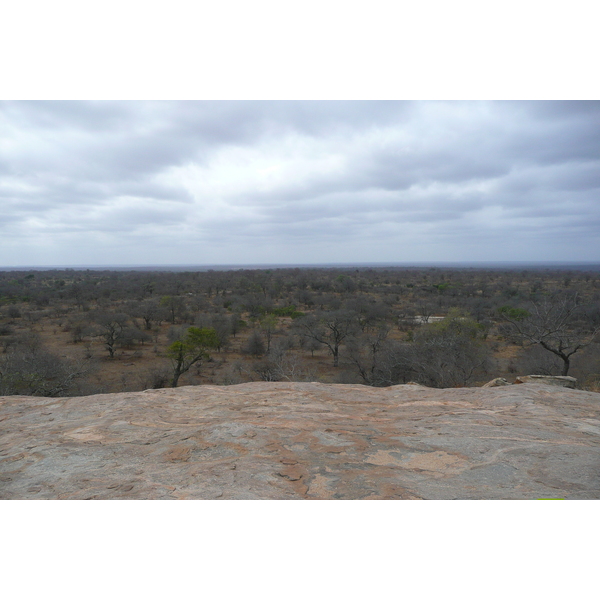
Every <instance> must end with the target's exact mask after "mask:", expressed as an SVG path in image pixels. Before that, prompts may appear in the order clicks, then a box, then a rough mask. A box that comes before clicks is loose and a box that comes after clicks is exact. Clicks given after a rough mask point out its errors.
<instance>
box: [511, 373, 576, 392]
mask: <svg viewBox="0 0 600 600" xmlns="http://www.w3.org/2000/svg"><path fill="white" fill-rule="evenodd" d="M515 383H545V384H546V385H557V386H559V387H566V388H571V389H572V390H574V389H575V388H576V387H577V379H575V377H569V376H568V375H521V376H520V377H517V378H516V379H515Z"/></svg>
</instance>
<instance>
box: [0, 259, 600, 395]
mask: <svg viewBox="0 0 600 600" xmlns="http://www.w3.org/2000/svg"><path fill="white" fill-rule="evenodd" d="M598 327H600V273H598V271H595V270H591V269H590V270H587V271H586V270H565V269H536V270H509V269H504V270H503V269H444V268H402V267H396V268H302V269H300V268H280V269H256V270H249V269H240V270H224V271H185V272H171V271H97V270H85V271H82V270H72V269H66V270H43V271H4V272H0V394H4V395H7V394H39V395H74V394H91V393H103V392H110V391H121V390H137V389H145V388H148V387H163V386H169V385H178V384H179V385H190V384H199V383H211V384H217V385H223V384H232V383H240V382H244V381H253V380H266V381H275V380H286V381H312V380H320V381H324V382H333V383H363V384H367V385H375V386H385V385H393V384H396V383H406V382H409V381H416V382H419V383H423V384H424V385H429V386H435V387H456V386H468V385H480V384H481V383H484V382H485V381H487V380H489V379H491V378H493V377H497V376H504V377H508V378H510V376H512V375H518V374H532V373H538V374H569V375H574V376H575V377H577V378H578V379H579V381H580V385H581V386H582V387H588V388H590V389H595V387H596V385H597V382H598V380H600V368H599V363H598V360H599V355H600V351H599V348H598V344H597V342H596V340H597V336H596V332H597V329H598Z"/></svg>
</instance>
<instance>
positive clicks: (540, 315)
mask: <svg viewBox="0 0 600 600" xmlns="http://www.w3.org/2000/svg"><path fill="white" fill-rule="evenodd" d="M585 308H589V307H586V306H585V305H584V304H583V303H582V302H581V298H580V296H579V295H578V294H577V293H562V294H557V295H553V296H550V297H548V296H547V297H545V298H544V299H543V300H541V301H539V302H530V303H529V304H528V305H527V309H523V308H513V307H511V306H503V307H501V308H500V309H499V314H500V316H501V317H502V319H503V320H504V321H506V322H507V323H509V324H510V326H511V327H512V329H513V331H514V332H515V333H516V334H517V336H518V337H519V338H520V339H521V340H523V341H525V342H526V343H529V344H538V345H539V346H541V347H542V348H544V350H547V351H548V352H552V354H554V355H556V356H558V357H559V358H560V360H561V361H562V371H561V375H568V373H569V368H570V366H571V357H572V356H573V355H574V354H575V353H576V352H578V351H579V350H581V349H582V348H585V347H586V346H589V345H590V344H591V343H592V342H594V341H595V339H596V336H597V334H598V332H599V331H600V327H599V326H594V325H591V320H590V319H587V318H586V315H585V310H584V309H585Z"/></svg>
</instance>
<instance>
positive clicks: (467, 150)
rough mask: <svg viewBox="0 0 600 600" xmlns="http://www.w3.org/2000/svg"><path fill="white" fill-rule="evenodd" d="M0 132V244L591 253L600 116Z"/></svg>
mask: <svg viewBox="0 0 600 600" xmlns="http://www.w3.org/2000/svg"><path fill="white" fill-rule="evenodd" d="M0 128H1V129H2V138H3V143H2V144H0V203H1V205H0V209H1V210H2V212H3V214H5V215H6V218H5V220H4V221H3V226H4V231H9V232H10V231H17V229H16V228H17V227H19V226H20V225H19V224H21V225H22V224H23V223H26V222H27V220H28V219H35V220H36V222H37V223H41V225H40V227H42V229H43V226H44V223H45V224H46V225H47V229H48V230H50V229H52V231H60V230H61V227H62V228H64V231H67V230H68V231H71V232H75V233H76V232H78V231H79V232H82V233H87V234H88V235H89V236H90V237H92V236H93V232H95V231H100V232H108V233H114V234H115V235H117V234H118V235H119V236H120V237H121V238H122V239H123V240H129V242H130V243H131V244H137V243H142V242H141V241H139V240H145V241H144V242H143V243H150V244H151V242H148V240H149V239H151V234H150V233H148V232H152V235H162V236H164V238H165V239H167V238H168V239H178V240H179V241H180V243H181V244H182V247H183V245H185V244H188V245H192V244H202V243H205V242H206V243H208V242H210V243H213V244H220V245H222V246H226V245H229V246H231V248H237V249H238V250H237V251H238V252H239V254H240V256H243V257H248V260H250V261H252V260H253V259H252V258H251V255H252V252H253V251H254V248H253V245H256V244H259V243H262V242H264V241H266V240H269V241H270V243H271V242H272V243H275V242H277V243H284V242H285V240H286V239H290V240H294V241H295V242H297V243H298V244H300V243H305V244H311V243H317V242H318V241H319V240H329V241H331V240H337V241H338V242H339V244H340V248H342V247H343V248H347V249H348V251H349V252H350V249H351V248H353V244H359V243H360V240H362V239H364V237H365V236H378V235H379V236H380V237H381V240H380V241H381V244H382V247H383V246H384V245H385V243H384V241H385V240H386V239H389V241H390V244H392V243H396V241H395V238H394V236H395V235H397V233H398V232H399V231H402V232H406V231H409V230H410V228H412V231H413V232H414V235H415V236H418V235H427V236H432V237H431V245H435V244H436V243H438V242H439V243H443V244H446V245H447V247H449V246H448V245H449V244H450V245H453V247H454V248H456V249H457V250H456V253H460V251H461V250H460V249H461V248H466V247H469V248H470V247H471V245H472V244H485V243H487V242H486V240H492V239H494V240H496V239H497V238H498V236H500V237H501V236H502V235H505V236H506V237H507V238H508V239H511V240H513V241H515V243H516V240H522V239H525V236H535V237H534V238H533V239H535V240H538V241H537V242H536V243H537V244H539V248H540V250H539V252H542V250H541V248H542V247H544V248H546V246H547V247H549V248H551V247H552V240H551V237H553V238H556V236H560V235H561V231H562V233H563V234H564V239H570V240H572V239H574V238H573V236H575V237H576V234H575V233H574V232H580V237H581V238H582V239H583V238H584V237H585V236H588V239H589V240H590V243H589V248H590V249H592V248H593V249H594V251H595V249H596V248H597V245H598V244H597V242H595V241H593V240H595V239H596V237H594V236H597V232H598V221H599V219H600V209H599V208H598V207H599V206H600V203H599V202H598V196H597V191H598V188H599V187H600V102H497V103H495V102H474V103H469V102H460V103H452V102H446V103H444V102H433V103H420V102H387V101H385V102H268V101H264V102H263V101H257V102H42V103H40V102H3V103H0ZM286 144H287V145H286ZM295 144H297V148H298V156H296V154H294V151H291V150H290V148H292V150H295V148H296V146H295ZM232 149H233V150H239V149H245V150H248V152H247V153H246V154H244V153H242V154H239V155H238V154H235V153H234V154H232V155H231V156H234V157H237V158H235V160H240V161H242V162H243V161H249V163H250V167H249V172H252V169H256V170H259V169H262V168H264V166H265V165H264V164H262V163H260V165H259V164H258V163H257V165H256V166H255V165H254V163H252V161H253V160H258V159H259V158H261V157H264V161H265V164H268V163H269V161H270V160H273V161H276V160H277V158H278V156H279V154H281V156H285V157H286V160H288V161H291V164H292V167H290V166H289V165H287V166H286V167H285V168H287V169H291V170H289V171H285V172H286V173H290V177H289V178H288V179H286V178H285V177H280V178H279V179H278V178H275V179H273V183H269V185H266V184H265V185H261V184H259V183H256V182H257V181H261V180H260V179H256V180H253V179H252V177H251V176H248V175H247V173H246V174H244V173H242V171H241V170H239V169H241V168H242V167H244V166H245V163H244V164H243V165H242V166H241V167H240V166H239V165H238V164H237V163H235V160H234V159H231V158H228V157H230V155H229V154H227V152H229V151H230V150H232ZM253 152H254V154H253ZM312 152H314V153H315V155H314V156H313V155H312V154H311V153H312ZM286 153H287V154H286ZM303 153H304V154H303ZM321 154H322V155H323V156H324V157H327V156H330V155H331V156H333V157H335V160H334V161H333V162H332V164H333V165H334V166H332V167H329V166H328V164H329V163H327V160H326V159H323V161H322V162H319V161H320V158H319V156H321ZM240 156H241V158H240ZM256 157H258V158H256ZM217 158H218V159H219V160H220V161H221V162H223V161H224V162H225V167H224V170H223V171H222V172H221V171H219V173H220V175H219V177H220V178H221V179H219V180H217V181H216V182H215V181H214V178H215V177H216V176H213V175H212V174H213V173H214V171H212V169H214V164H215V161H216V160H217ZM228 160H230V162H227V161H228ZM294 160H299V164H300V165H301V168H302V169H304V170H301V171H300V172H301V175H299V176H294V175H295V174H294V171H293V164H294V163H293V161H294ZM302 161H304V162H302ZM311 161H312V162H311ZM219 164H220V163H219ZM186 165H192V166H194V167H195V168H197V169H198V173H199V174H198V175H197V177H198V181H199V182H200V184H201V185H200V184H199V187H198V189H199V190H201V191H198V192H194V190H193V185H192V186H191V187H190V186H189V182H185V181H184V179H183V177H184V174H185V169H184V168H183V167H185V166H186ZM211 176H212V177H213V178H212V179H211ZM244 177H248V179H247V181H248V183H245V182H246V179H244ZM203 178H205V179H206V181H204V179H203ZM206 182H210V184H209V183H206ZM3 183H4V185H3ZM20 183H22V184H23V185H19V184H20ZM211 186H212V187H211ZM228 186H229V187H228ZM213 207H214V208H213ZM205 209H206V210H205ZM487 219H489V221H487ZM11 228H13V229H11ZM19 231H20V232H21V230H19ZM108 233H107V235H108ZM145 236H146V237H145ZM170 236H172V237H170ZM415 239H417V238H415ZM544 240H545V241H544ZM575 242H576V245H577V247H578V248H580V247H581V246H582V245H583V242H582V241H581V240H575ZM24 243H25V241H24ZM178 243H179V242H178ZM519 243H520V242H519ZM562 243H563V242H562V241H561V244H562ZM544 244H546V246H544ZM190 247H191V246H190ZM194 247H195V246H194ZM499 251H502V252H508V250H505V249H503V248H500V249H499ZM544 251H545V250H544ZM65 252H66V251H65ZM149 252H150V255H149V259H148V261H149V262H153V261H155V260H156V258H152V257H153V256H155V255H154V254H152V252H153V250H152V248H150V250H149ZM232 252H234V251H233V250H232ZM469 252H471V251H469ZM489 252H492V250H489ZM578 252H580V253H581V252H583V250H578ZM65 256H68V253H66V254H65ZM500 258H501V257H500ZM365 259H366V260H369V257H365ZM377 259H380V260H385V258H384V257H382V256H378V257H377ZM389 259H390V260H394V258H393V255H392V254H390V255H389ZM0 260H6V258H5V256H4V255H2V254H0ZM182 260H183V259H182ZM326 260H327V257H325V256H323V261H326ZM373 260H375V257H373ZM124 262H127V261H126V260H125V259H124ZM275 262H276V261H275ZM298 262H302V261H301V260H299V261H298Z"/></svg>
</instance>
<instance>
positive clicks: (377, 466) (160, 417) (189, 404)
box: [0, 382, 600, 500]
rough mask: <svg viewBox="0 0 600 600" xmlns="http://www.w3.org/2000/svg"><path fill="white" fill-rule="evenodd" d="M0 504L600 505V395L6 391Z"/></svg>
mask: <svg viewBox="0 0 600 600" xmlns="http://www.w3.org/2000/svg"><path fill="white" fill-rule="evenodd" d="M0 498H2V499H29V498H31V499H217V498H218V499H440V500H445V499H511V498H512V499H529V498H532V499H535V498H567V499H586V498H587V499H590V498H600V394H597V393H593V392H583V391H578V390H571V389H566V388H558V387H552V386H548V385H543V384H537V383H536V384H532V383H526V384H522V385H511V386H503V387H495V388H462V389H446V390H439V389H432V388H425V387H421V386H417V385H400V386H394V387H389V388H371V387H366V386H361V385H326V384H320V383H262V382H261V383H247V384H241V385H233V386H227V387H221V386H195V387H181V388H177V389H162V390H147V391H145V392H134V393H120V394H104V395H97V396H84V397H79V398H31V397H23V396H6V397H0Z"/></svg>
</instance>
